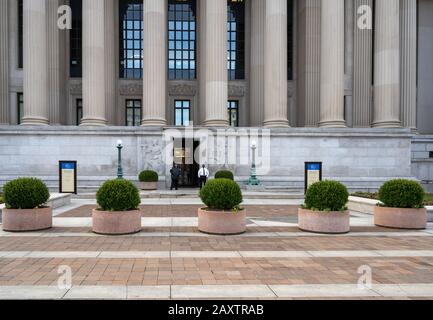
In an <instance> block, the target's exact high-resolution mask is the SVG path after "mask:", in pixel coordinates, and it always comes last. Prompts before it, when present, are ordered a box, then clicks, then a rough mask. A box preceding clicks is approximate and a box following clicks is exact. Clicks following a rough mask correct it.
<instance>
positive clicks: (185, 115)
mask: <svg viewBox="0 0 433 320" xmlns="http://www.w3.org/2000/svg"><path fill="white" fill-rule="evenodd" d="M174 119H175V120H174V125H175V126H184V127H188V126H189V123H190V120H191V101H189V100H175V101H174Z"/></svg>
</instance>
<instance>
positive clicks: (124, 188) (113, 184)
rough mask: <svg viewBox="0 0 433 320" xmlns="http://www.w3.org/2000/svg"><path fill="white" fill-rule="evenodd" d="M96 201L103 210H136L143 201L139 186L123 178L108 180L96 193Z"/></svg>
mask: <svg viewBox="0 0 433 320" xmlns="http://www.w3.org/2000/svg"><path fill="white" fill-rule="evenodd" d="M96 201H97V202H98V205H99V207H100V209H101V210H103V211H129V210H135V209H138V206H139V205H140V202H141V200H140V193H139V191H138V189H137V187H136V186H135V185H134V184H133V183H132V182H130V181H127V180H123V179H116V180H109V181H106V182H105V183H104V184H103V185H102V187H100V188H99V190H98V192H97V193H96Z"/></svg>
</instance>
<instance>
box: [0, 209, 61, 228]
mask: <svg viewBox="0 0 433 320" xmlns="http://www.w3.org/2000/svg"><path fill="white" fill-rule="evenodd" d="M52 226H53V210H52V209H51V208H39V209H19V210H17V209H3V230H4V231H9V232H28V231H41V230H47V229H50V228H51V227H52Z"/></svg>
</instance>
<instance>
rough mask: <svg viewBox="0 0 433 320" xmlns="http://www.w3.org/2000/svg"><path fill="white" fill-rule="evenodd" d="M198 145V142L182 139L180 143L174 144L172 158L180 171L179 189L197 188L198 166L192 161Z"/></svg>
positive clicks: (194, 160)
mask: <svg viewBox="0 0 433 320" xmlns="http://www.w3.org/2000/svg"><path fill="white" fill-rule="evenodd" d="M199 145H200V143H199V141H192V140H188V141H187V140H186V139H182V143H180V141H179V143H178V144H176V142H175V146H174V150H173V158H174V162H175V164H177V165H178V166H179V167H180V169H181V171H182V174H181V177H180V179H179V187H181V188H197V187H198V177H197V174H198V170H199V167H200V165H199V164H198V163H197V162H196V159H194V153H195V150H196V149H197V148H198V146H199Z"/></svg>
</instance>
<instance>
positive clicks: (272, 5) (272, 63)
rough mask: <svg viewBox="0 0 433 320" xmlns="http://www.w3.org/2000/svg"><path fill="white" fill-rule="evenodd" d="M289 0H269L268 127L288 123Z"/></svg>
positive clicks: (265, 113) (267, 7)
mask: <svg viewBox="0 0 433 320" xmlns="http://www.w3.org/2000/svg"><path fill="white" fill-rule="evenodd" d="M287 80H288V77H287V0H266V19H265V92H264V101H265V112H264V119H265V120H264V121H263V125H264V126H265V127H288V126H289V121H288V118H287Z"/></svg>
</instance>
